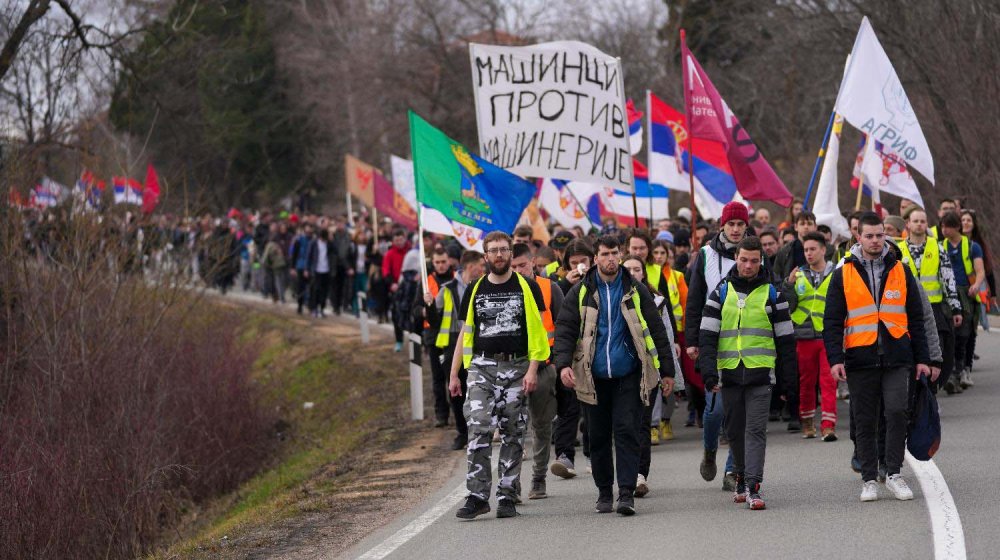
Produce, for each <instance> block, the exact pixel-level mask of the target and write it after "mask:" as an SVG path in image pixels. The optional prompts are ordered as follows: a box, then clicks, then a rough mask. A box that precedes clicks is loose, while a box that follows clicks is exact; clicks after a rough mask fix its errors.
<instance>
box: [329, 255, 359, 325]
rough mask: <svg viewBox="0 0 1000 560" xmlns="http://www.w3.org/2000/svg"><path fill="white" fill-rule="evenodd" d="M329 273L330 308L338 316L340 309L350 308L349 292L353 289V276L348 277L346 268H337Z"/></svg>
mask: <svg viewBox="0 0 1000 560" xmlns="http://www.w3.org/2000/svg"><path fill="white" fill-rule="evenodd" d="M331 273H332V281H331V286H330V306H331V307H333V311H334V313H337V314H338V315H339V314H340V312H341V310H342V309H344V308H345V307H348V308H349V307H351V296H350V290H351V288H353V287H354V286H353V284H354V276H348V275H347V268H345V267H343V266H337V267H336V269H335V270H332V271H331Z"/></svg>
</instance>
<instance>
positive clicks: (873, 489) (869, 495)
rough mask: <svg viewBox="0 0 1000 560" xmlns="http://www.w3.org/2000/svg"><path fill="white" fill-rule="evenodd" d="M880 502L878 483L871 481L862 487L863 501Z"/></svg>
mask: <svg viewBox="0 0 1000 560" xmlns="http://www.w3.org/2000/svg"><path fill="white" fill-rule="evenodd" d="M876 500H878V482H875V481H874V480H869V481H868V482H866V483H865V484H864V486H862V487H861V501H862V502H874V501H876Z"/></svg>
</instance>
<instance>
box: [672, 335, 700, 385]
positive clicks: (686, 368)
mask: <svg viewBox="0 0 1000 560" xmlns="http://www.w3.org/2000/svg"><path fill="white" fill-rule="evenodd" d="M686 342H687V340H685V339H684V333H683V332H680V333H677V344H679V345H680V347H681V356H680V358H681V359H680V362H681V370H682V371H683V372H684V383H685V384H686V385H691V386H692V387H694V388H696V389H698V391H699V392H701V393H704V392H705V382H704V381H702V379H701V374H699V373H697V372H696V371H695V370H694V360H692V359H691V358H689V357H688V355H687V345H686V344H685V343H686Z"/></svg>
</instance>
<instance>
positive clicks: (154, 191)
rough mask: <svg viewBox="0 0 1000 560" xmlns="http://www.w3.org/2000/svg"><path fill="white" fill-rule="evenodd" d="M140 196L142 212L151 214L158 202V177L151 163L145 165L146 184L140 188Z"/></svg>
mask: <svg viewBox="0 0 1000 560" xmlns="http://www.w3.org/2000/svg"><path fill="white" fill-rule="evenodd" d="M141 197H142V211H143V213H145V214H152V213H153V210H154V209H155V208H156V205H157V204H158V203H159V202H160V177H159V176H158V175H157V174H156V169H154V168H153V164H152V163H151V164H149V166H148V167H146V185H145V187H144V188H143V189H142V195H141Z"/></svg>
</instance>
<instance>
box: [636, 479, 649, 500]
mask: <svg viewBox="0 0 1000 560" xmlns="http://www.w3.org/2000/svg"><path fill="white" fill-rule="evenodd" d="M646 494H649V485H648V484H646V477H644V476H642V475H641V474H640V475H639V479H638V480H637V481H636V483H635V494H634V496H635V497H636V498H642V497H644V496H645V495H646Z"/></svg>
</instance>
